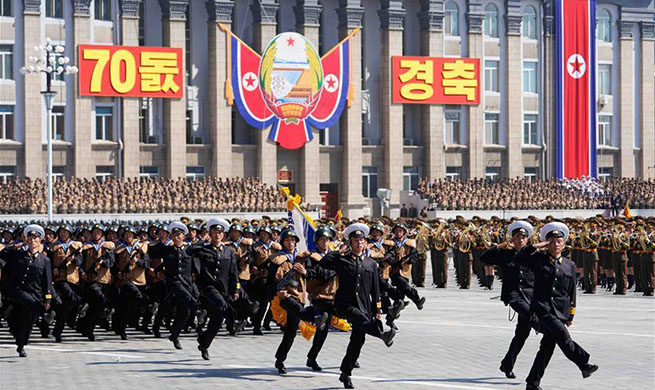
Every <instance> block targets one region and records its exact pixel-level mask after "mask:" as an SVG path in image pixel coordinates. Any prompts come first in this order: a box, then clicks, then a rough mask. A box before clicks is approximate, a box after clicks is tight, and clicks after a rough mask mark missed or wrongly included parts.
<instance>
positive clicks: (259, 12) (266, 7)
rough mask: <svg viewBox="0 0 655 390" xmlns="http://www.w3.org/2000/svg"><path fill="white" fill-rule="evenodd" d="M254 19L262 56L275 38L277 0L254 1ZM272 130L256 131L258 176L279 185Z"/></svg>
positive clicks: (255, 46) (256, 48)
mask: <svg viewBox="0 0 655 390" xmlns="http://www.w3.org/2000/svg"><path fill="white" fill-rule="evenodd" d="M250 8H251V10H252V18H253V23H254V25H253V41H254V47H253V49H255V50H256V51H257V52H259V53H260V54H261V53H262V52H263V51H264V49H266V45H268V43H269V42H270V41H271V39H273V38H275V35H276V28H277V12H278V9H279V8H280V5H279V4H278V3H276V2H275V0H261V1H253V2H252V4H251V5H250ZM270 130H271V128H270V127H267V128H265V129H262V130H259V129H254V130H253V131H254V132H255V141H256V143H257V176H258V177H259V178H260V179H261V181H262V183H265V184H270V185H275V184H276V183H277V144H276V143H275V142H273V141H271V140H269V139H268V135H269V133H270Z"/></svg>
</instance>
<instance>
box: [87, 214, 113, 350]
mask: <svg viewBox="0 0 655 390" xmlns="http://www.w3.org/2000/svg"><path fill="white" fill-rule="evenodd" d="M89 230H90V232H91V240H90V241H89V242H86V243H84V245H83V246H82V259H83V262H82V279H83V280H84V288H83V291H84V299H85V300H86V302H87V303H88V304H89V310H88V312H87V315H86V316H85V317H84V321H83V322H82V323H80V324H79V326H80V330H81V332H82V334H83V335H84V336H86V337H87V338H88V339H89V340H91V341H93V340H95V336H94V334H93V332H94V330H95V326H96V324H97V323H98V321H99V320H100V317H101V316H102V314H103V311H104V312H105V317H109V316H110V315H111V310H112V307H111V305H112V303H113V302H112V301H113V300H114V298H115V296H116V291H115V287H114V286H113V285H112V284H111V282H112V275H111V272H110V269H111V268H112V267H113V265H114V249H115V247H116V246H115V245H114V243H113V242H109V241H105V239H104V232H103V228H102V226H101V225H99V224H95V225H93V226H92V227H91V229H89Z"/></svg>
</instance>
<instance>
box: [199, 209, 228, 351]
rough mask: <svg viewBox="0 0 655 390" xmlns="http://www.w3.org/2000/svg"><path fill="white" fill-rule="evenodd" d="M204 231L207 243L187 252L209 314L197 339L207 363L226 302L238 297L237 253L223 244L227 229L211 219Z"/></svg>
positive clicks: (220, 219) (222, 221) (221, 220)
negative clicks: (208, 239)
mask: <svg viewBox="0 0 655 390" xmlns="http://www.w3.org/2000/svg"><path fill="white" fill-rule="evenodd" d="M207 227H208V229H209V236H210V238H211V240H210V242H208V243H199V244H196V245H194V246H193V247H191V248H189V249H188V250H187V252H188V253H189V254H190V255H191V256H192V257H193V259H194V273H195V274H196V277H197V279H196V280H197V283H198V288H199V290H200V294H201V301H202V302H203V303H204V305H205V307H206V308H207V312H208V314H209V324H208V325H207V329H206V330H205V331H204V332H202V333H201V334H200V336H198V350H199V351H200V354H201V356H202V358H203V359H205V360H209V351H208V349H209V346H210V345H211V343H212V341H213V340H214V337H216V334H217V333H218V329H219V327H220V325H221V323H222V322H223V317H224V316H225V313H226V311H227V310H228V306H227V302H228V298H232V299H237V298H238V297H239V293H238V287H239V286H238V284H239V283H238V274H237V267H236V264H237V260H236V253H235V252H234V251H233V250H232V249H230V248H229V247H228V246H227V245H226V244H225V243H224V242H223V238H224V236H225V230H226V229H228V227H229V225H228V223H227V221H226V220H224V219H222V218H212V219H210V220H209V221H208V222H207Z"/></svg>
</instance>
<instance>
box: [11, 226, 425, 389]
mask: <svg viewBox="0 0 655 390" xmlns="http://www.w3.org/2000/svg"><path fill="white" fill-rule="evenodd" d="M280 222H282V223H280V224H275V223H266V222H265V221H264V223H261V224H260V223H256V224H254V225H253V224H243V225H242V224H240V223H232V224H230V223H229V222H228V221H226V220H224V219H221V218H211V219H209V220H208V221H207V222H204V223H202V225H200V226H199V225H197V224H194V223H188V224H185V223H183V222H182V221H173V222H170V223H168V224H156V223H152V224H150V225H148V226H143V225H142V226H140V227H134V226H132V225H121V226H109V227H105V226H103V225H101V224H98V223H94V224H84V225H81V226H78V227H76V228H74V227H72V226H71V225H69V224H65V223H64V224H61V225H58V226H46V227H45V228H43V227H42V226H40V225H38V224H31V225H28V226H19V227H17V228H11V227H5V228H2V229H1V230H2V236H3V243H2V247H1V248H0V269H1V271H0V272H1V274H0V278H1V279H0V287H1V291H2V311H0V312H1V313H2V317H4V318H6V319H7V321H8V325H9V330H10V332H11V333H12V334H13V336H14V338H15V340H16V344H17V352H18V354H19V356H21V357H26V356H27V353H26V351H25V348H24V346H25V345H26V344H27V343H28V341H29V338H30V334H31V332H32V328H33V326H34V325H35V324H38V327H39V328H40V330H41V334H42V336H43V337H48V335H49V333H50V332H52V334H53V336H54V338H55V340H56V341H57V342H62V337H63V331H64V328H65V327H66V326H69V327H70V328H72V329H74V330H76V331H77V332H79V333H80V334H82V335H83V336H85V337H87V338H88V339H89V340H90V341H94V340H95V333H94V332H95V331H96V329H98V327H103V328H105V329H106V330H107V331H110V330H113V332H115V334H116V335H117V336H120V338H121V339H123V340H126V339H127V338H128V336H127V332H126V330H127V329H128V327H133V328H135V329H136V330H139V331H142V332H144V333H146V334H153V335H154V337H156V338H160V337H161V336H162V332H163V331H164V328H165V329H167V330H168V333H169V336H168V338H169V340H170V341H171V342H172V343H173V345H174V347H175V348H176V349H182V346H181V344H180V341H179V337H180V334H181V332H183V331H184V329H185V328H191V329H194V328H195V331H196V332H197V334H198V337H197V342H198V350H199V351H200V354H201V356H202V358H203V359H206V360H209V358H210V357H209V351H208V349H209V347H210V345H211V343H212V341H213V339H214V338H215V336H216V335H217V333H218V331H219V329H220V328H221V327H222V326H225V327H226V329H227V330H228V331H229V332H230V334H232V335H235V334H236V333H238V332H241V331H244V328H245V327H246V326H247V325H249V326H252V333H253V334H255V335H262V334H263V332H262V329H268V330H270V325H269V323H270V321H271V319H273V320H274V321H275V322H276V323H278V324H279V325H280V326H281V329H282V330H283V334H284V335H283V338H282V341H281V343H280V346H279V347H278V350H277V352H276V353H275V359H276V360H275V367H276V368H277V370H278V372H279V373H280V374H285V373H286V367H285V365H284V361H285V360H286V358H287V353H288V352H289V350H290V349H291V346H292V345H293V341H294V338H295V336H296V334H297V331H298V329H299V328H300V329H301V332H302V330H303V329H305V331H306V332H309V334H310V336H311V335H313V336H314V339H313V342H312V347H311V349H310V351H309V353H308V354H307V366H308V367H310V368H311V369H312V370H315V371H320V370H321V369H322V368H321V366H320V365H319V364H318V362H317V357H318V354H319V352H320V351H321V348H322V346H323V343H324V342H325V339H326V337H327V335H328V327H329V325H332V326H333V327H335V328H337V329H347V330H351V341H350V345H349V347H348V350H347V353H346V356H345V357H344V360H343V362H342V365H341V370H342V376H341V378H340V380H341V381H342V382H343V383H344V386H345V387H347V388H351V387H352V382H351V380H350V375H351V372H352V369H353V368H355V367H357V366H358V362H357V359H358V356H359V351H360V350H361V347H362V345H363V344H364V337H365V334H369V335H372V336H374V337H377V338H379V339H381V340H382V341H383V342H384V343H385V344H386V345H387V346H391V344H392V343H393V338H394V336H395V333H396V330H397V327H396V325H395V323H394V321H395V320H396V319H397V318H398V317H399V315H400V312H401V311H402V310H403V309H404V308H405V306H406V305H407V304H409V301H412V302H413V303H414V304H415V305H416V307H417V308H418V309H419V310H421V309H422V308H423V306H424V304H425V298H422V297H420V296H419V294H418V292H417V290H416V289H415V288H414V287H413V286H412V285H411V284H410V281H409V280H410V278H411V269H412V264H413V263H414V262H415V261H416V259H417V258H418V257H419V256H418V250H417V242H416V240H415V239H412V238H410V237H409V236H408V234H409V233H411V232H412V229H410V228H409V227H408V226H407V225H406V224H405V223H404V222H397V223H394V224H393V225H392V226H385V225H383V224H380V223H376V224H372V225H371V226H369V225H367V224H363V223H352V224H349V225H348V226H347V227H346V226H345V225H344V224H341V225H340V226H339V227H338V228H337V227H335V226H334V225H322V226H320V227H318V228H317V230H316V231H315V232H314V235H313V245H311V247H313V248H314V249H313V250H311V251H309V250H302V251H299V250H298V248H297V247H296V246H297V244H298V243H299V242H300V241H301V240H300V237H299V236H298V235H297V233H296V232H295V231H294V230H293V228H291V227H289V226H284V222H283V221H280ZM405 299H408V300H407V301H406V300H405ZM383 314H384V315H385V317H384V318H383ZM51 328H52V329H51ZM306 332H303V334H305V333H306Z"/></svg>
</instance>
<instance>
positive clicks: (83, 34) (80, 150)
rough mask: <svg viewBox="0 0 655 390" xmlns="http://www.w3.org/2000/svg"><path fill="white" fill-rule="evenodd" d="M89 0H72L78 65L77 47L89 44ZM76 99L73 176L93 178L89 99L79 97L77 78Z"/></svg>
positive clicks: (76, 52) (77, 52)
mask: <svg viewBox="0 0 655 390" xmlns="http://www.w3.org/2000/svg"><path fill="white" fill-rule="evenodd" d="M90 3H91V0H73V47H74V48H75V57H76V61H75V64H78V65H79V64H80V58H79V51H78V50H77V47H78V46H79V45H83V44H88V43H91V22H92V21H91V14H90V10H89V6H90ZM74 80H75V81H74V83H75V93H76V95H77V96H76V98H75V100H74V107H75V115H74V118H75V123H74V124H73V128H74V135H73V176H75V177H79V178H93V177H95V174H96V172H95V169H96V168H95V162H94V161H93V158H92V153H91V142H92V139H91V133H92V132H93V122H92V121H91V102H92V99H93V98H91V97H82V96H79V91H80V85H79V77H74Z"/></svg>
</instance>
